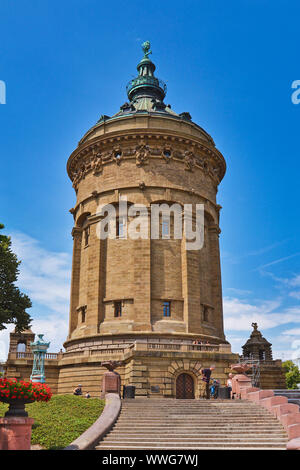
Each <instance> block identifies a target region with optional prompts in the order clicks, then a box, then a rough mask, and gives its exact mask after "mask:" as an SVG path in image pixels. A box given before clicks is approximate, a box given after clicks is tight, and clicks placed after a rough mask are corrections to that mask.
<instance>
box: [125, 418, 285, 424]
mask: <svg viewBox="0 0 300 470" xmlns="http://www.w3.org/2000/svg"><path fill="white" fill-rule="evenodd" d="M187 421H188V422H189V423H191V424H194V425H195V426H197V425H198V424H201V423H202V424H203V423H207V422H208V423H209V424H220V426H223V425H224V424H227V423H228V422H230V423H239V422H240V420H238V419H223V420H222V419H207V420H205V419H203V420H201V421H200V419H189V420H187V419H174V418H168V417H167V418H165V419H163V418H149V419H147V418H144V419H139V420H138V423H139V424H148V423H149V422H150V423H155V424H160V423H161V424H166V423H169V424H176V423H177V424H180V423H182V424H184V423H186V422H187ZM276 422H277V419H276V418H275V417H274V418H272V417H270V418H266V419H264V418H262V419H258V418H257V419H255V418H251V419H249V420H247V423H276ZM118 423H128V424H131V425H132V426H135V425H136V424H138V423H137V420H136V419H132V418H130V419H126V418H123V417H120V418H119V420H118Z"/></svg>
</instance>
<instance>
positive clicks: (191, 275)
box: [181, 235, 201, 333]
mask: <svg viewBox="0 0 300 470" xmlns="http://www.w3.org/2000/svg"><path fill="white" fill-rule="evenodd" d="M181 256H182V258H181V260H182V296H183V299H184V307H183V319H184V322H185V325H186V332H187V333H200V332H201V318H200V282H199V250H187V249H186V239H185V235H183V238H182V244H181Z"/></svg>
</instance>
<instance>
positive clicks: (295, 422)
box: [240, 386, 300, 450]
mask: <svg viewBox="0 0 300 470" xmlns="http://www.w3.org/2000/svg"><path fill="white" fill-rule="evenodd" d="M240 394H241V398H242V399H244V400H250V401H254V402H256V403H257V404H259V405H261V406H263V407H264V408H267V409H268V410H269V411H270V412H271V413H273V415H275V416H276V417H277V419H279V421H281V423H282V425H283V427H284V428H285V430H286V432H287V435H288V438H289V442H288V443H287V446H286V448H287V450H300V412H299V406H298V405H296V404H294V403H288V399H287V397H284V396H281V395H275V394H274V391H273V390H261V389H260V388H256V387H250V386H247V387H244V388H241V390H240Z"/></svg>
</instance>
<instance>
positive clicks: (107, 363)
mask: <svg viewBox="0 0 300 470" xmlns="http://www.w3.org/2000/svg"><path fill="white" fill-rule="evenodd" d="M122 364H123V361H103V362H101V363H100V365H101V367H106V369H107V370H109V371H111V372H112V371H113V370H114V369H116V368H117V367H120V366H121V365H122Z"/></svg>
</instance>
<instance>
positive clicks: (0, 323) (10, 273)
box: [0, 224, 31, 332]
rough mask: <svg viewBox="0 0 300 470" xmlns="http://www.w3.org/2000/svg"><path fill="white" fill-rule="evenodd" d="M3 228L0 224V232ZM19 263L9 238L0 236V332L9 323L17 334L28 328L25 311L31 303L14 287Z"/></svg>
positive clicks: (28, 320) (28, 316) (27, 317)
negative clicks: (14, 326) (14, 327)
mask: <svg viewBox="0 0 300 470" xmlns="http://www.w3.org/2000/svg"><path fill="white" fill-rule="evenodd" d="M3 228H4V225H3V224H0V230H2V229H3ZM20 263H21V261H18V258H17V256H16V255H15V253H13V252H12V249H11V239H10V237H8V236H6V235H2V234H0V330H3V329H5V328H6V326H5V325H6V324H9V323H14V324H15V325H16V331H18V332H19V331H23V330H25V329H27V328H29V327H30V322H31V318H30V315H29V314H28V313H27V312H26V309H27V308H30V307H31V301H30V299H29V297H28V296H27V295H26V294H23V293H22V292H20V290H19V289H18V287H17V286H16V285H15V282H16V281H17V278H18V275H19V265H20Z"/></svg>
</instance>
